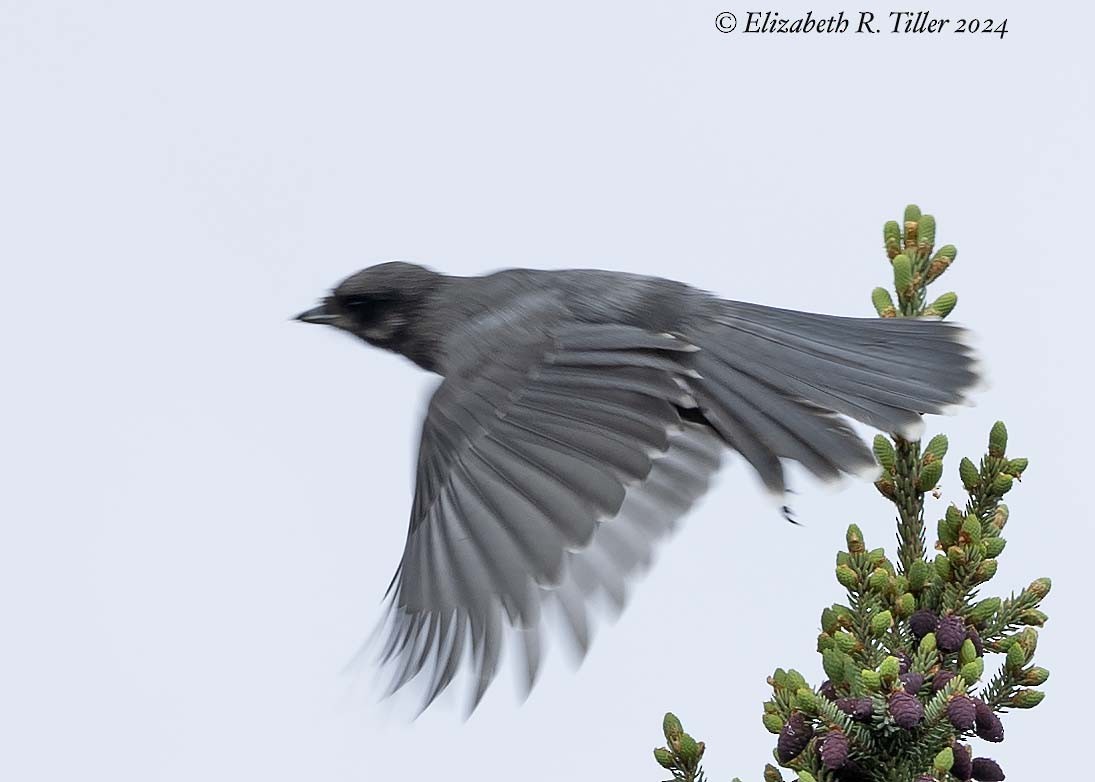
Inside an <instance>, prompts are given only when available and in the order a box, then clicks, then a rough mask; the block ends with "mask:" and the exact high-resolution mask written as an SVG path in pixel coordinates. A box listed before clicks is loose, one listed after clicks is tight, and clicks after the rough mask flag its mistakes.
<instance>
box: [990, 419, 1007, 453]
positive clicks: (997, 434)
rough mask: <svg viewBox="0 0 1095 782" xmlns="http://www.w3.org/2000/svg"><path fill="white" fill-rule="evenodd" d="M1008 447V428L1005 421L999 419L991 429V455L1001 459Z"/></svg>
mask: <svg viewBox="0 0 1095 782" xmlns="http://www.w3.org/2000/svg"><path fill="white" fill-rule="evenodd" d="M1007 449H1008V428H1007V427H1006V426H1004V422H1003V421H997V422H996V423H994V424H993V425H992V429H991V430H989V456H995V457H996V458H997V459H1000V458H1002V457H1003V456H1004V452H1005V451H1006V450H1007Z"/></svg>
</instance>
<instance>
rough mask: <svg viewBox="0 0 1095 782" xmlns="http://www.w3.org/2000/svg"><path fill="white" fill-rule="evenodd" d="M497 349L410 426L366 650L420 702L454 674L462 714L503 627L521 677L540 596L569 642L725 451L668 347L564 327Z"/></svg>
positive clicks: (606, 331) (489, 666) (532, 665)
mask: <svg viewBox="0 0 1095 782" xmlns="http://www.w3.org/2000/svg"><path fill="white" fill-rule="evenodd" d="M507 342H508V343H509V347H507V348H504V349H500V350H497V351H483V353H484V358H483V359H482V360H479V361H477V362H474V363H475V365H474V366H467V367H464V368H463V370H462V371H461V372H459V373H457V374H450V375H449V376H448V377H447V379H446V380H445V381H444V382H443V383H442V384H441V385H440V386H439V387H438V389H437V391H436V392H435V393H434V395H433V398H432V399H431V401H430V404H429V409H428V413H427V415H426V419H425V422H424V424H423V430H422V440H421V444H420V446H419V457H418V470H417V482H416V488H415V498H414V504H413V510H412V514H411V523H410V531H409V534H408V536H407V543H406V547H405V549H404V553H403V559H402V562H401V563H400V566H399V569H398V571H397V572H396V575H395V578H394V579H393V581H392V586H391V588H390V590H389V614H388V617H387V619H386V624H385V626H384V630H385V631H386V639H385V642H384V648H383V651H382V653H381V658H382V660H383V661H384V662H385V663H387V664H389V665H391V666H392V668H393V680H392V684H391V690H392V691H394V690H396V689H399V688H400V687H402V686H403V685H405V684H406V683H407V682H409V681H410V680H412V679H416V678H417V679H418V680H420V681H423V682H425V684H426V694H425V701H424V704H423V708H425V707H426V706H428V705H429V703H430V702H432V701H433V700H434V698H436V697H437V695H438V694H439V693H440V692H441V691H442V690H444V689H445V687H447V686H448V685H449V683H450V682H451V681H452V680H453V678H454V676H455V675H456V674H457V672H458V671H459V670H460V669H461V668H463V667H465V666H466V667H467V668H468V669H470V670H471V672H472V678H473V681H474V684H473V689H474V692H473V695H472V701H471V708H473V709H474V708H475V706H476V705H477V704H478V702H479V700H480V699H481V697H482V696H483V693H484V692H485V690H486V688H487V686H488V685H489V684H490V682H491V680H492V679H493V678H494V675H495V673H496V670H497V668H498V664H499V656H500V652H501V649H502V646H503V638H504V636H506V635H512V636H513V637H514V639H515V641H516V643H514V644H513V645H514V646H516V647H517V649H518V652H519V656H520V657H522V658H523V659H524V661H525V662H526V663H527V685H528V686H529V687H531V685H532V683H533V681H534V679H535V676H536V673H537V668H538V665H539V661H540V656H541V648H540V641H541V633H540V628H541V610H542V609H543V608H546V607H548V606H552V610H553V611H557V613H558V615H559V616H560V617H561V618H562V620H563V623H564V626H565V627H568V628H569V634H570V635H571V636H572V639H573V640H574V641H575V643H576V644H577V647H578V649H579V650H580V651H583V652H584V650H585V648H586V646H587V644H588V643H589V633H590V628H589V620H588V616H587V607H588V604H589V601H590V599H591V598H592V597H594V596H598V595H599V596H601V597H605V598H608V599H609V601H611V602H614V603H617V604H620V605H622V601H623V599H624V597H625V592H626V586H627V581H628V577H629V576H632V575H633V574H634V573H636V572H637V571H638V570H640V569H641V568H642V567H643V566H644V565H646V564H648V563H649V561H650V557H651V554H652V545H653V543H654V542H655V541H656V540H657V539H658V538H659V537H662V536H664V535H665V534H666V533H667V532H669V531H670V530H671V529H672V528H673V526H674V523H675V521H676V520H677V519H679V518H680V516H681V515H682V514H683V513H684V512H685V511H686V510H687V509H688V508H689V507H690V505H691V504H692V503H693V502H694V501H695V500H696V498H697V497H699V496H700V495H701V494H702V493H703V492H704V491H705V489H706V488H707V484H708V481H709V479H710V477H711V476H712V474H713V473H714V472H715V471H716V470H717V468H718V464H719V458H720V453H721V450H722V448H723V446H722V444H721V442H720V441H719V440H718V438H717V436H716V435H715V434H714V433H713V432H711V430H710V429H709V428H707V427H703V426H699V425H696V424H692V423H688V422H687V421H682V419H681V417H680V415H679V413H678V408H677V406H678V405H680V406H686V407H687V406H691V405H692V404H693V402H692V400H691V399H690V398H689V395H688V392H687V391H686V390H685V384H684V383H683V382H682V380H683V378H684V377H685V376H687V373H688V372H689V370H687V369H686V368H685V367H684V366H682V364H681V362H680V361H679V359H680V358H681V357H682V356H684V355H686V354H688V353H689V352H691V351H693V350H694V348H693V347H692V346H691V345H690V344H688V343H687V342H685V341H683V340H682V339H679V338H677V337H675V336H672V335H669V334H658V333H650V332H648V331H645V330H642V329H638V328H632V327H629V326H621V325H597V326H594V325H586V324H582V325H576V324H571V325H566V326H561V327H558V328H555V329H553V330H552V331H551V333H550V334H546V335H545V334H543V333H541V334H539V335H535V336H533V335H530V336H529V337H527V338H525V339H524V340H523V341H520V340H519V342H521V344H520V345H519V346H517V347H514V346H513V340H512V339H510V340H507Z"/></svg>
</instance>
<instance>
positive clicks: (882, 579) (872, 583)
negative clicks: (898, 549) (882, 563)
mask: <svg viewBox="0 0 1095 782" xmlns="http://www.w3.org/2000/svg"><path fill="white" fill-rule="evenodd" d="M889 585H890V574H889V573H887V572H886V571H885V570H884V569H883V568H875V570H874V571H872V572H871V574H870V575H869V576H867V588H868V589H869V590H871V591H872V592H877V593H879V594H883V593H884V592H885V591H886V587H888V586H889Z"/></svg>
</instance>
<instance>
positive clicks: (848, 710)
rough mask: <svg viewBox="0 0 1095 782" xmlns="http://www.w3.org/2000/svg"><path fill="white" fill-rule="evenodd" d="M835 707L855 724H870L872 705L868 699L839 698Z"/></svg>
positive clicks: (872, 711) (872, 712)
mask: <svg viewBox="0 0 1095 782" xmlns="http://www.w3.org/2000/svg"><path fill="white" fill-rule="evenodd" d="M836 707H837V708H838V709H840V710H841V711H842V712H844V713H845V714H847V715H848V716H849V717H851V718H852V719H853V720H855V721H856V722H870V721H871V715H873V714H874V703H873V702H872V701H871V699H870V698H840V699H839V700H838V701H837V702H836Z"/></svg>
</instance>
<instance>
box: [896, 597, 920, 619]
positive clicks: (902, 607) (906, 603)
mask: <svg viewBox="0 0 1095 782" xmlns="http://www.w3.org/2000/svg"><path fill="white" fill-rule="evenodd" d="M894 611H895V613H896V614H897V615H898V616H899V617H901V618H902V619H908V618H909V617H910V616H912V615H913V612H915V611H916V598H915V597H914V596H913V594H912V593H911V592H906V593H905V594H903V595H901V597H899V598H897V600H896V601H895V602H894Z"/></svg>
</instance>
